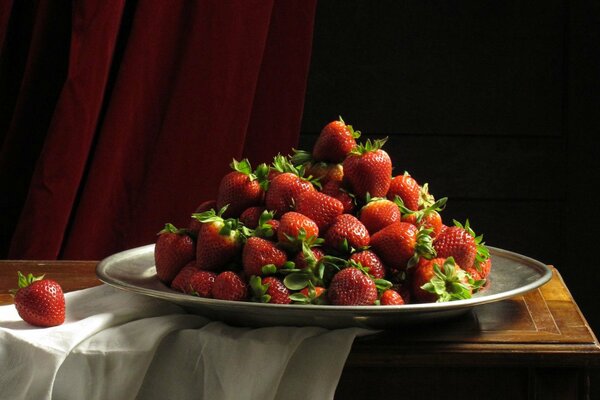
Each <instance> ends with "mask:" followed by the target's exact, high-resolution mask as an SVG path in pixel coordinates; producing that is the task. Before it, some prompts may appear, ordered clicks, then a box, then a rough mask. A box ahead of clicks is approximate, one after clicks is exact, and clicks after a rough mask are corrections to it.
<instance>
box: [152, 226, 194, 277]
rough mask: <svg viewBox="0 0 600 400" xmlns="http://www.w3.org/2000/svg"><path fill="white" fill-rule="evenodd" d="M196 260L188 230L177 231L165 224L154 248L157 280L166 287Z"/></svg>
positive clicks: (192, 241)
mask: <svg viewBox="0 0 600 400" xmlns="http://www.w3.org/2000/svg"><path fill="white" fill-rule="evenodd" d="M195 258H196V243H195V241H194V239H193V238H192V236H191V234H190V232H189V230H188V229H177V228H176V227H175V226H174V225H173V224H166V225H165V227H164V229H163V230H161V231H160V232H158V239H157V240H156V245H155V247H154V263H155V265H156V275H157V276H158V279H160V280H161V281H162V282H164V283H166V284H167V285H168V284H170V283H171V281H172V280H173V278H175V276H176V275H177V274H178V273H179V271H180V270H181V269H182V268H183V267H184V266H185V265H186V264H187V263H189V262H190V261H192V260H194V259H195Z"/></svg>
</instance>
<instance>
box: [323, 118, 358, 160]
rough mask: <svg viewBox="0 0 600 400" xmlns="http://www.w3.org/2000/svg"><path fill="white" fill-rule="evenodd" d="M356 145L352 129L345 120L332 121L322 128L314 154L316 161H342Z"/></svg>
mask: <svg viewBox="0 0 600 400" xmlns="http://www.w3.org/2000/svg"><path fill="white" fill-rule="evenodd" d="M355 146H356V140H355V138H354V135H353V134H352V131H351V130H350V129H349V128H348V126H347V125H346V124H345V123H344V122H343V121H332V122H330V123H328V124H327V125H325V127H324V128H323V129H322V130H321V133H320V134H319V137H318V138H317V141H316V142H315V145H314V146H313V151H312V155H313V158H314V159H315V160H316V161H324V162H329V163H340V162H342V161H344V159H345V158H346V155H347V154H348V153H349V152H350V151H351V150H352V149H353V148H354V147H355Z"/></svg>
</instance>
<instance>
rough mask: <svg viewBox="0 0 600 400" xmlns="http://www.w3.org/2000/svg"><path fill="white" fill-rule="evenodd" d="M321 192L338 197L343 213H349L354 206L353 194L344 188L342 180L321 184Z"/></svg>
mask: <svg viewBox="0 0 600 400" xmlns="http://www.w3.org/2000/svg"><path fill="white" fill-rule="evenodd" d="M321 193H324V194H326V195H328V196H331V197H333V198H334V199H338V200H339V201H340V202H341V203H342V205H343V206H344V214H351V213H352V212H353V211H354V209H355V208H356V201H355V198H354V195H353V194H351V193H350V192H349V191H348V190H347V189H346V187H345V186H344V184H343V182H338V181H329V182H327V183H326V184H324V185H323V189H322V190H321Z"/></svg>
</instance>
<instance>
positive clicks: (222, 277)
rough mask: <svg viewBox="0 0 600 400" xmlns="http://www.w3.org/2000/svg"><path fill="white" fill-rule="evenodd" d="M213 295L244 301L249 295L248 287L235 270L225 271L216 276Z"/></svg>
mask: <svg viewBox="0 0 600 400" xmlns="http://www.w3.org/2000/svg"><path fill="white" fill-rule="evenodd" d="M211 295H212V297H213V298H215V299H219V300H231V301H244V300H246V298H247V297H248V287H247V285H246V282H244V280H243V279H242V278H241V277H240V276H239V275H238V274H236V273H235V272H233V271H223V272H221V273H220V274H218V275H217V277H216V278H215V283H214V284H213V287H212V290H211Z"/></svg>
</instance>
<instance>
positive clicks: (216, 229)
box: [193, 207, 244, 271]
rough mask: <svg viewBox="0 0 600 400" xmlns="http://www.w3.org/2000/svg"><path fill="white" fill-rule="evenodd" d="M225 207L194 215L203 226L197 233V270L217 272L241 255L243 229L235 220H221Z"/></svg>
mask: <svg viewBox="0 0 600 400" xmlns="http://www.w3.org/2000/svg"><path fill="white" fill-rule="evenodd" d="M225 209H226V207H223V208H222V209H221V210H220V211H219V212H218V213H215V212H214V210H210V211H206V212H204V213H200V214H194V215H193V216H194V218H196V219H198V221H200V222H202V223H203V225H202V227H201V228H200V231H199V232H198V240H197V246H196V265H197V267H198V268H199V269H204V270H209V271H214V270H218V269H220V268H222V267H224V266H225V265H227V264H228V263H229V262H231V261H232V260H233V259H234V258H235V257H236V256H238V255H239V254H240V253H241V250H242V243H243V239H244V234H243V232H244V229H243V227H242V226H240V224H239V221H238V220H237V219H231V218H230V219H223V217H222V214H223V212H224V211H225Z"/></svg>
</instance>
